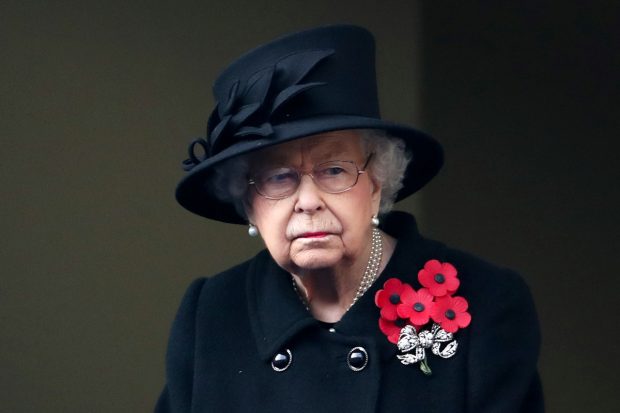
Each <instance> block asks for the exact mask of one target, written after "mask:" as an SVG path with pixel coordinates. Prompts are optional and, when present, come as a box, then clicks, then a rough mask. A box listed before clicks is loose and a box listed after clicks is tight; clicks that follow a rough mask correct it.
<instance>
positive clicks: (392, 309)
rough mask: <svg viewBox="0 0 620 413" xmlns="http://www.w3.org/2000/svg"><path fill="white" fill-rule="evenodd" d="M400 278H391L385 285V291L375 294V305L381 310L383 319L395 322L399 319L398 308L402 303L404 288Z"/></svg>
mask: <svg viewBox="0 0 620 413" xmlns="http://www.w3.org/2000/svg"><path fill="white" fill-rule="evenodd" d="M405 285H407V284H403V283H402V282H401V281H400V280H399V279H398V278H390V279H389V280H387V281H386V282H385V284H383V289H382V290H379V291H377V293H376V294H375V304H376V305H377V307H379V308H380V309H381V317H383V318H385V319H386V320H391V321H394V320H396V319H397V318H398V314H397V313H396V307H397V306H398V304H400V303H401V299H400V295H401V293H402V291H403V288H404V286H405Z"/></svg>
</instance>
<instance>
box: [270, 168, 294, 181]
mask: <svg viewBox="0 0 620 413" xmlns="http://www.w3.org/2000/svg"><path fill="white" fill-rule="evenodd" d="M294 180H295V172H293V171H289V170H283V171H273V172H270V173H267V174H265V176H264V177H263V181H264V182H265V183H270V184H278V183H283V182H290V181H294Z"/></svg>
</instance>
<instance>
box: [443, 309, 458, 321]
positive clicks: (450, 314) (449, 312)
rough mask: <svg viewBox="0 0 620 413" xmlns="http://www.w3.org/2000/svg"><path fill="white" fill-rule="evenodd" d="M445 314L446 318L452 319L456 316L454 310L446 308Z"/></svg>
mask: <svg viewBox="0 0 620 413" xmlns="http://www.w3.org/2000/svg"><path fill="white" fill-rule="evenodd" d="M445 314H446V318H447V319H448V320H454V319H455V318H456V313H455V312H454V310H447V311H446V313H445Z"/></svg>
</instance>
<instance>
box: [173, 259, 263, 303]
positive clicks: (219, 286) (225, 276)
mask: <svg viewBox="0 0 620 413" xmlns="http://www.w3.org/2000/svg"><path fill="white" fill-rule="evenodd" d="M268 259H269V254H268V252H267V251H266V250H263V251H260V252H259V253H258V254H256V255H255V256H254V257H252V258H250V259H248V260H246V261H244V262H242V263H239V264H237V265H234V266H232V267H230V268H228V269H226V270H223V271H221V272H219V273H216V274H213V275H210V276H202V277H199V278H196V279H194V280H193V281H192V282H191V283H190V285H189V287H188V288H187V291H186V293H185V296H186V299H185V300H187V299H189V300H190V301H192V302H194V303H197V302H199V301H204V300H207V299H208V300H211V301H212V300H216V301H220V299H222V300H223V301H227V302H231V301H234V300H235V299H241V298H242V297H241V296H240V295H241V294H244V293H245V285H246V279H247V276H248V273H249V271H250V270H251V268H252V267H253V266H255V265H257V264H260V263H263V262H266V261H267V260H268ZM235 296H237V297H236V298H235Z"/></svg>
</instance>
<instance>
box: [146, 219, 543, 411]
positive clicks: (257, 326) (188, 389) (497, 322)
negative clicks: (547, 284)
mask: <svg viewBox="0 0 620 413" xmlns="http://www.w3.org/2000/svg"><path fill="white" fill-rule="evenodd" d="M384 230H385V231H386V232H387V233H389V234H391V235H393V236H394V237H395V238H397V239H398V244H397V246H396V250H395V251H394V254H393V256H392V258H391V259H390V261H389V263H388V264H387V266H386V268H385V270H384V271H383V273H382V274H381V276H380V278H379V279H378V280H377V281H376V282H375V284H374V285H373V286H372V287H371V288H370V289H369V290H368V292H367V293H366V294H365V295H364V296H363V297H362V298H361V299H360V300H359V301H358V302H357V303H356V304H355V305H354V306H353V307H352V308H351V309H350V311H348V312H347V313H346V314H345V315H344V316H343V318H342V319H341V320H340V321H339V322H338V323H336V324H335V325H334V326H333V328H334V329H335V332H330V331H329V330H328V328H327V327H326V326H325V324H323V323H320V322H318V321H317V320H315V319H314V318H313V317H312V316H311V315H310V314H309V313H308V311H307V310H306V309H305V308H304V306H303V305H302V303H301V302H300V300H299V298H298V296H297V295H296V293H295V291H294V290H293V288H292V283H291V278H290V275H289V274H288V273H286V272H285V271H283V270H282V269H281V268H280V267H278V266H277V265H276V264H275V262H274V261H273V260H272V259H271V257H270V256H269V254H268V253H267V252H266V251H263V252H261V253H259V254H258V255H257V256H256V257H254V258H253V259H252V260H250V261H247V262H245V263H243V264H241V265H238V266H236V267H234V268H231V269H230V270H227V271H225V272H223V273H222V274H219V275H217V276H215V277H212V278H209V279H205V278H202V279H199V280H196V281H195V282H194V283H193V284H192V285H191V286H190V288H189V289H188V291H187V293H186V295H185V297H184V299H183V302H182V304H181V307H180V309H179V312H178V314H177V317H176V319H175V321H174V324H173V327H172V332H171V335H170V342H169V347H168V354H167V378H166V386H165V388H164V391H163V393H162V395H161V397H160V399H159V402H158V404H157V407H156V412H157V413H165V412H179V413H181V412H249V411H261V412H338V413H343V412H356V413H362V412H379V411H380V412H426V413H430V412H444V413H457V412H472V413H473V412H475V413H488V412H498V413H499V412H501V413H510V412H528V413H530V412H541V411H543V402H542V391H541V388H540V382H539V379H538V374H537V367H536V364H537V358H538V352H539V340H540V337H539V329H538V322H537V318H536V312H535V309H534V305H533V303H532V299H531V296H530V293H529V290H528V288H527V286H526V285H525V283H524V282H523V281H522V279H521V278H520V277H519V276H518V275H517V274H515V273H513V272H511V271H509V270H506V269H501V268H498V267H495V266H492V265H490V264H488V263H486V262H484V261H482V260H480V259H478V258H475V257H473V256H471V255H468V254H465V253H463V252H460V251H457V250H454V249H450V248H448V247H446V246H445V245H443V244H441V243H439V242H436V241H431V240H427V239H425V238H423V237H421V236H420V235H419V234H418V231H417V228H416V224H415V220H414V219H413V217H411V216H409V215H406V214H403V213H392V214H390V216H389V217H388V219H387V220H386V221H385V228H384ZM430 259H438V260H439V261H443V262H446V261H447V262H450V263H452V264H453V265H454V266H455V267H456V268H457V270H458V274H459V278H460V280H461V285H460V287H459V290H458V295H460V296H463V297H465V298H466V299H467V300H468V302H469V310H468V311H469V313H470V314H471V315H472V321H471V324H470V325H469V327H467V328H465V329H461V330H459V331H458V332H457V333H456V334H455V339H456V340H457V341H458V343H459V346H458V349H457V352H456V354H455V355H454V356H453V357H452V358H448V359H442V358H440V357H438V356H435V355H432V354H430V352H428V353H427V354H429V355H428V363H429V365H430V367H431V368H432V370H433V373H432V375H430V376H427V375H424V374H423V373H422V371H420V369H419V367H418V365H417V364H416V365H408V366H406V365H403V364H401V363H400V361H399V360H397V358H396V354H398V353H399V352H398V350H397V348H396V346H395V345H394V344H392V343H390V342H389V341H388V340H387V338H386V337H385V336H384V335H383V333H381V331H380V330H379V326H378V320H379V309H378V308H377V307H376V306H375V304H374V295H375V292H376V291H377V290H378V289H380V288H382V286H383V283H384V282H385V280H387V279H388V278H392V277H397V278H400V279H401V280H402V281H403V282H407V283H409V284H411V285H412V286H413V287H414V288H415V289H418V288H419V287H420V285H419V283H418V280H417V273H418V271H419V270H420V269H421V268H423V266H424V263H425V262H426V261H428V260H430ZM354 347H363V348H364V349H365V350H366V352H367V354H368V364H367V365H366V367H365V368H364V369H362V370H360V371H353V370H352V369H351V368H350V367H349V365H348V363H347V358H348V355H349V352H350V350H351V349H352V348H354ZM287 349H288V350H290V352H291V355H292V361H291V364H290V365H289V367H288V368H287V369H286V370H284V371H281V372H277V371H275V370H274V369H273V368H272V360H273V357H274V355H276V354H277V353H286V350H287Z"/></svg>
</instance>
